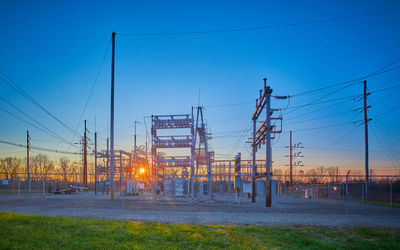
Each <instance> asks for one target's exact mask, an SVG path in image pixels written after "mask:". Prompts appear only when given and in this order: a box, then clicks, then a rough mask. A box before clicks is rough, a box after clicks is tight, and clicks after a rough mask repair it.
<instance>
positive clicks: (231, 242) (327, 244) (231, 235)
mask: <svg viewBox="0 0 400 250" xmlns="http://www.w3.org/2000/svg"><path fill="white" fill-rule="evenodd" d="M10 248H23V249H37V248H46V249H50V248H51V249H54V248H57V249H59V248H68V249H77V248H79V249H81V248H127V249H130V248H145V249H150V248H152V249H159V248H170V249H171V248H172V249H175V248H181V249H186V248H207V249H208V248H257V249H258V248H314V249H317V248H318V249H320V248H357V249H377V248H379V249H385V248H386V249H399V248H400V230H396V229H388V228H364V227H359V228H353V229H352V228H342V229H338V228H321V227H295V226H294V227H277V226H273V227H268V226H212V225H209V226H202V225H168V224H159V223H142V222H130V221H119V220H99V219H82V218H60V217H46V216H31V215H19V214H12V213H0V249H10Z"/></svg>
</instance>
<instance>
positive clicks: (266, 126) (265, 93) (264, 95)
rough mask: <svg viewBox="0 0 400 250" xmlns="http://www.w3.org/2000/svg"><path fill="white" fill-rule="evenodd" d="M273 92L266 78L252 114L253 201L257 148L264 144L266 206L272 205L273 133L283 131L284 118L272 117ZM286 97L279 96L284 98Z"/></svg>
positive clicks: (253, 200) (253, 197)
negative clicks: (262, 117)
mask: <svg viewBox="0 0 400 250" xmlns="http://www.w3.org/2000/svg"><path fill="white" fill-rule="evenodd" d="M271 94H272V89H271V88H270V87H269V86H267V78H264V89H263V90H260V99H256V110H255V112H254V114H253V116H252V118H251V119H252V120H253V136H252V143H251V146H252V147H253V179H252V202H256V178H257V175H258V172H257V165H256V153H257V148H259V147H261V145H262V144H265V145H266V159H265V170H266V171H265V177H266V183H265V206H266V207H270V206H271V173H272V149H271V140H272V139H274V137H273V136H272V135H273V134H277V133H281V132H282V118H281V117H271V115H272V113H273V112H274V111H275V110H273V109H271ZM284 98H285V97H279V99H284ZM264 109H265V115H266V117H265V120H264V121H263V122H262V124H261V125H260V127H259V128H258V129H256V123H257V120H258V118H259V117H260V115H261V114H262V112H263V110H264ZM271 120H276V121H279V122H280V129H279V130H278V129H277V128H276V126H275V125H271Z"/></svg>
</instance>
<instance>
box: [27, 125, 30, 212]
mask: <svg viewBox="0 0 400 250" xmlns="http://www.w3.org/2000/svg"><path fill="white" fill-rule="evenodd" d="M30 139H31V138H30V137H29V130H27V131H26V173H27V175H28V203H29V205H30V204H31V176H30V173H29V148H30V145H31V144H30Z"/></svg>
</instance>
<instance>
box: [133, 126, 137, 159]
mask: <svg viewBox="0 0 400 250" xmlns="http://www.w3.org/2000/svg"><path fill="white" fill-rule="evenodd" d="M136 123H137V121H135V135H134V136H133V155H134V156H135V160H136Z"/></svg>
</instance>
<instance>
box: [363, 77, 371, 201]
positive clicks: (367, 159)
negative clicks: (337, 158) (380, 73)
mask: <svg viewBox="0 0 400 250" xmlns="http://www.w3.org/2000/svg"><path fill="white" fill-rule="evenodd" d="M369 94H370V93H367V81H364V94H363V97H364V98H363V99H364V139H365V199H366V200H368V187H369V166H368V165H369V154H368V122H369V121H370V120H371V119H368V114H367V109H368V108H370V107H371V106H367V96H368V95H369Z"/></svg>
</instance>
